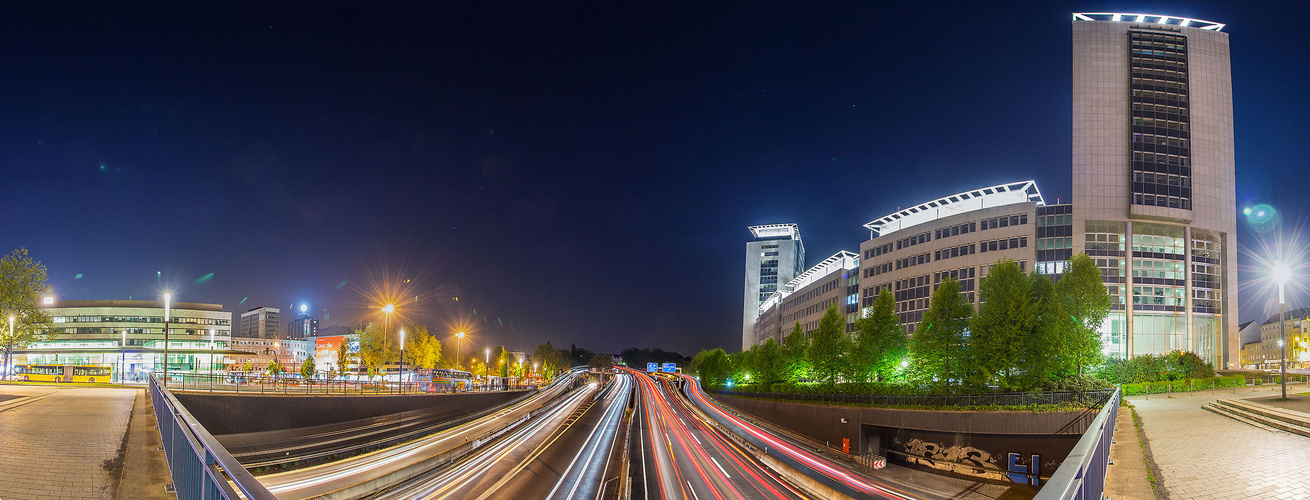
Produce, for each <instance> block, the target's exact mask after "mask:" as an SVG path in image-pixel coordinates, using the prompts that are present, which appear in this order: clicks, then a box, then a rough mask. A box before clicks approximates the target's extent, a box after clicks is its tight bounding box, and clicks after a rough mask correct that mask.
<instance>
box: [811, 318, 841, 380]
mask: <svg viewBox="0 0 1310 500" xmlns="http://www.w3.org/2000/svg"><path fill="white" fill-rule="evenodd" d="M845 326H846V322H845V321H844V320H843V318H842V315H841V313H840V312H838V310H837V304H836V303H835V302H834V303H833V304H832V305H830V306H828V311H827V312H825V313H823V318H821V319H820V320H819V328H818V329H816V330H814V332H813V333H812V334H811V335H810V348H809V349H808V350H807V351H806V355H807V356H808V359H809V362H810V366H811V367H812V370H813V371H814V375H815V376H816V377H818V378H819V380H821V381H823V382H827V383H828V384H829V385H833V384H836V383H837V379H838V378H840V376H841V374H842V373H844V372H845V371H846V361H847V360H846V353H847V351H849V350H850V337H848V336H847V335H846V328H845Z"/></svg>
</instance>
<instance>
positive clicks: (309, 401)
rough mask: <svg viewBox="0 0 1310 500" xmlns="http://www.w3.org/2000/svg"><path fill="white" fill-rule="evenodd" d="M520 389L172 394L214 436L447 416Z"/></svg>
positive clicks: (494, 402)
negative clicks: (418, 414)
mask: <svg viewBox="0 0 1310 500" xmlns="http://www.w3.org/2000/svg"><path fill="white" fill-rule="evenodd" d="M525 392H526V391H509V392H474V393H462V394H424V395H407V396H401V395H376V396H340V395H337V396H306V395H300V396H284V395H260V394H218V393H214V394H210V393H194V392H193V393H185V392H178V393H174V396H177V399H178V401H181V402H182V405H183V406H185V407H186V409H187V411H190V412H191V414H192V415H194V416H195V417H196V420H197V421H199V422H200V424H201V425H204V426H205V429H206V430H208V431H209V432H210V434H214V435H215V436H218V435H222V434H240V433H248V432H265V431H274V430H280V429H292V428H299V427H312V426H318V425H328V424H335V423H340V422H346V421H351V420H360V419H365V418H375V417H381V416H385V415H394V414H398V413H402V412H407V411H413V410H423V413H425V414H431V415H435V416H438V417H446V418H449V419H453V418H457V417H460V416H463V415H467V414H470V413H474V412H477V411H481V410H484V409H486V408H490V407H492V406H496V405H500V404H503V403H506V402H508V401H510V400H513V399H515V398H517V397H520V396H523V395H524V394H525Z"/></svg>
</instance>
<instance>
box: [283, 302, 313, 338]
mask: <svg viewBox="0 0 1310 500" xmlns="http://www.w3.org/2000/svg"><path fill="white" fill-rule="evenodd" d="M308 309H309V308H308V307H306V306H305V305H303V304H302V305H301V306H300V312H299V313H297V314H296V319H293V320H291V321H290V322H288V323H287V330H286V338H287V339H290V340H304V339H306V338H309V337H314V336H317V335H318V320H317V319H315V318H314V317H312V316H310V315H309V312H308V311H307V310H308Z"/></svg>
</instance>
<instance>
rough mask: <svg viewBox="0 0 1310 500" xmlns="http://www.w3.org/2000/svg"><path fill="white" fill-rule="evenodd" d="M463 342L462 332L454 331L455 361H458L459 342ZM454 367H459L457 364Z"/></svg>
mask: <svg viewBox="0 0 1310 500" xmlns="http://www.w3.org/2000/svg"><path fill="white" fill-rule="evenodd" d="M463 343H464V332H459V333H456V334H455V361H456V362H458V361H460V353H459V350H460V349H459V348H460V344H463ZM456 368H459V367H458V366H457V367H456Z"/></svg>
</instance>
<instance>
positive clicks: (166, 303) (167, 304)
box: [164, 293, 173, 387]
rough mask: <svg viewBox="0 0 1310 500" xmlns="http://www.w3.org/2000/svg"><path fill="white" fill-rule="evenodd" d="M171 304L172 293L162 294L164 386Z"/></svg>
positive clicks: (166, 382) (166, 376)
mask: <svg viewBox="0 0 1310 500" xmlns="http://www.w3.org/2000/svg"><path fill="white" fill-rule="evenodd" d="M172 305H173V294H171V293H166V294H164V387H168V320H169V319H170V316H169V314H168V310H169V308H171V307H172Z"/></svg>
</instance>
